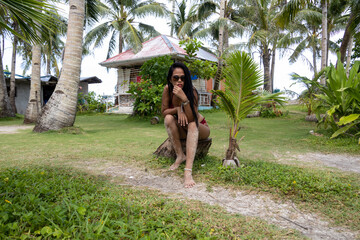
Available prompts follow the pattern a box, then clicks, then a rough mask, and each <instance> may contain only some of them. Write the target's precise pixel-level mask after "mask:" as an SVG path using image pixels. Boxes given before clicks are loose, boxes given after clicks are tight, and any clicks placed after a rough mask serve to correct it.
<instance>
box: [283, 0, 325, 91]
mask: <svg viewBox="0 0 360 240" xmlns="http://www.w3.org/2000/svg"><path fill="white" fill-rule="evenodd" d="M277 1H278V2H282V0H277ZM328 2H329V0H314V1H308V0H289V1H288V2H287V4H286V5H285V6H284V8H283V9H282V12H281V14H280V15H279V16H278V23H279V24H280V25H281V26H286V25H287V24H289V23H290V22H291V21H292V20H293V19H294V17H295V16H296V14H297V13H298V12H299V11H301V9H306V8H308V7H309V6H311V5H313V4H314V3H318V4H320V6H321V13H322V24H321V31H322V32H321V70H322V69H324V68H325V67H326V66H327V51H328V38H329V37H328V36H329V35H328V26H327V25H328V21H327V18H328ZM320 82H321V83H322V84H325V78H321V80H320Z"/></svg>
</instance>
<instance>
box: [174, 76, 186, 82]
mask: <svg viewBox="0 0 360 240" xmlns="http://www.w3.org/2000/svg"><path fill="white" fill-rule="evenodd" d="M172 79H173V80H175V81H179V79H181V81H183V82H185V75H182V76H178V75H174V76H172Z"/></svg>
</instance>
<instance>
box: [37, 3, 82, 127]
mask: <svg viewBox="0 0 360 240" xmlns="http://www.w3.org/2000/svg"><path fill="white" fill-rule="evenodd" d="M69 6H70V8H69V21H68V30H67V38H66V44H65V54H64V61H63V68H62V73H61V76H60V79H59V81H58V83H57V85H56V88H55V91H54V93H53V94H52V96H51V98H50V100H49V101H48V103H47V104H46V105H45V107H44V108H43V110H42V112H41V115H40V117H39V119H38V121H37V123H36V125H35V128H34V131H35V132H44V131H48V130H57V129H61V128H63V127H69V126H72V125H73V124H74V121H75V114H76V103H77V94H78V87H79V82H80V67H81V60H82V39H83V37H82V35H83V29H84V28H83V27H84V19H85V0H70V1H69Z"/></svg>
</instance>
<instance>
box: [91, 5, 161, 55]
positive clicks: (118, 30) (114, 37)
mask: <svg viewBox="0 0 360 240" xmlns="http://www.w3.org/2000/svg"><path fill="white" fill-rule="evenodd" d="M105 2H106V5H104V6H103V8H102V9H103V11H104V12H103V15H104V18H106V19H107V20H106V22H104V23H102V24H100V25H98V26H97V27H95V28H94V29H92V30H91V31H89V32H88V33H87V34H86V37H85V41H84V45H85V46H89V45H92V44H94V47H100V46H102V44H103V42H104V39H105V38H106V37H107V36H109V35H110V36H111V38H110V42H109V46H108V51H107V58H109V57H111V56H112V55H113V53H114V51H115V50H116V48H118V53H121V52H122V51H123V49H124V44H127V45H128V47H129V48H132V49H134V50H135V51H139V50H140V49H141V47H142V45H141V43H142V36H141V35H140V32H139V31H142V32H145V33H148V34H155V35H156V34H157V35H159V33H158V32H157V31H156V30H155V28H154V27H153V26H151V25H148V24H145V23H142V22H138V21H136V19H138V18H141V17H144V16H147V15H154V16H157V17H161V16H164V15H165V13H166V10H165V8H164V6H163V5H162V4H159V3H156V2H154V1H152V0H147V1H140V0H129V1H121V0H106V1H105Z"/></svg>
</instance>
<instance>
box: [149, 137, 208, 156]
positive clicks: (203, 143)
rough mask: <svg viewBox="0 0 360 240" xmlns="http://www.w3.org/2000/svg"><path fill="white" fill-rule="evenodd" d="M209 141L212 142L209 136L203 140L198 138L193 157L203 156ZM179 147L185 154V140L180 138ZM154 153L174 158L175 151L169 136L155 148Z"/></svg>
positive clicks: (206, 151)
mask: <svg viewBox="0 0 360 240" xmlns="http://www.w3.org/2000/svg"><path fill="white" fill-rule="evenodd" d="M211 143H212V139H211V138H207V139H204V140H199V142H198V146H197V149H196V154H195V159H196V158H203V157H205V156H206V155H207V154H208V152H209V149H210V146H211ZM181 147H182V150H183V152H184V154H186V140H185V139H182V140H181ZM154 154H155V155H156V156H158V157H167V158H173V159H176V153H175V150H174V148H173V146H172V144H171V141H170V139H169V138H167V139H166V140H165V141H164V142H163V143H162V144H161V145H160V146H159V147H158V148H157V149H156V151H155V152H154Z"/></svg>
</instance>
